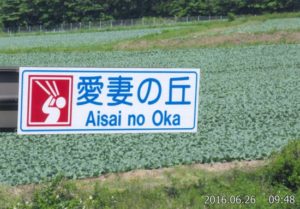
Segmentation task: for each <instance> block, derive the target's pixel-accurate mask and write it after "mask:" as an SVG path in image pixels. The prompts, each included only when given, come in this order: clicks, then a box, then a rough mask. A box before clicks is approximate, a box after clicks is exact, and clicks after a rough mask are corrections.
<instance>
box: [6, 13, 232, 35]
mask: <svg viewBox="0 0 300 209" xmlns="http://www.w3.org/2000/svg"><path fill="white" fill-rule="evenodd" d="M226 19H227V17H226V16H188V17H168V18H157V17H151V18H138V19H126V20H106V21H103V20H99V21H89V22H73V23H62V24H59V25H56V26H45V25H26V26H16V27H6V28H3V29H2V31H3V32H5V33H8V34H12V33H30V32H65V31H76V30H106V29H110V28H116V27H133V26H159V25H173V24H177V23H191V22H200V21H211V20H226Z"/></svg>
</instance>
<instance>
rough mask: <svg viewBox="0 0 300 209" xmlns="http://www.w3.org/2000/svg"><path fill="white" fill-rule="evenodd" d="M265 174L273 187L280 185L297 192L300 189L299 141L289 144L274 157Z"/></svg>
mask: <svg viewBox="0 0 300 209" xmlns="http://www.w3.org/2000/svg"><path fill="white" fill-rule="evenodd" d="M267 173H268V175H269V178H270V180H271V183H272V184H273V185H275V184H281V185H284V186H286V187H287V188H289V189H291V190H292V191H294V192H295V191H297V190H299V188H300V141H294V142H291V143H289V144H288V145H287V146H286V147H285V148H284V149H283V150H282V152H281V153H280V154H279V155H275V156H274V157H273V159H272V162H271V163H270V165H269V166H268V169H267Z"/></svg>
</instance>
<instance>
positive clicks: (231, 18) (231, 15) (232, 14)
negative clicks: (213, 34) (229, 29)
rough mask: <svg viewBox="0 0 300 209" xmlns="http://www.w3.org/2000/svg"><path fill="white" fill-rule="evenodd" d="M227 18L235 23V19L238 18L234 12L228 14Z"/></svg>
mask: <svg viewBox="0 0 300 209" xmlns="http://www.w3.org/2000/svg"><path fill="white" fill-rule="evenodd" d="M227 17H228V21H230V22H231V21H234V20H235V19H236V16H235V14H234V13H232V12H229V13H228V14H227Z"/></svg>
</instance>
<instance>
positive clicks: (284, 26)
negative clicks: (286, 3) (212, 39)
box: [224, 17, 300, 34]
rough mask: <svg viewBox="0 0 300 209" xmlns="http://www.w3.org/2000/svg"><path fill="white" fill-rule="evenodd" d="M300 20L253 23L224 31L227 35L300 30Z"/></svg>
mask: <svg viewBox="0 0 300 209" xmlns="http://www.w3.org/2000/svg"><path fill="white" fill-rule="evenodd" d="M299 29H300V18H299V17H298V18H280V19H269V20H266V21H263V22H252V23H248V22H247V23H245V24H242V25H239V26H237V27H234V28H230V29H227V30H225V31H224V33H225V34H227V33H258V32H270V31H277V30H299Z"/></svg>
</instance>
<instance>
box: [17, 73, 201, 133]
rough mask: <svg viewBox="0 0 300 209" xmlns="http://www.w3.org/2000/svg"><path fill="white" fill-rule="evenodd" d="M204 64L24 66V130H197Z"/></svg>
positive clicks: (21, 109)
mask: <svg viewBox="0 0 300 209" xmlns="http://www.w3.org/2000/svg"><path fill="white" fill-rule="evenodd" d="M199 85H200V70H199V69H167V68H166V69H147V68H128V69H125V68H45V67H21V68H20V72H19V111H18V133H19V134H58V133H61V134H66V133H70V134H71V133H143V132H197V120H198V100H199Z"/></svg>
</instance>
